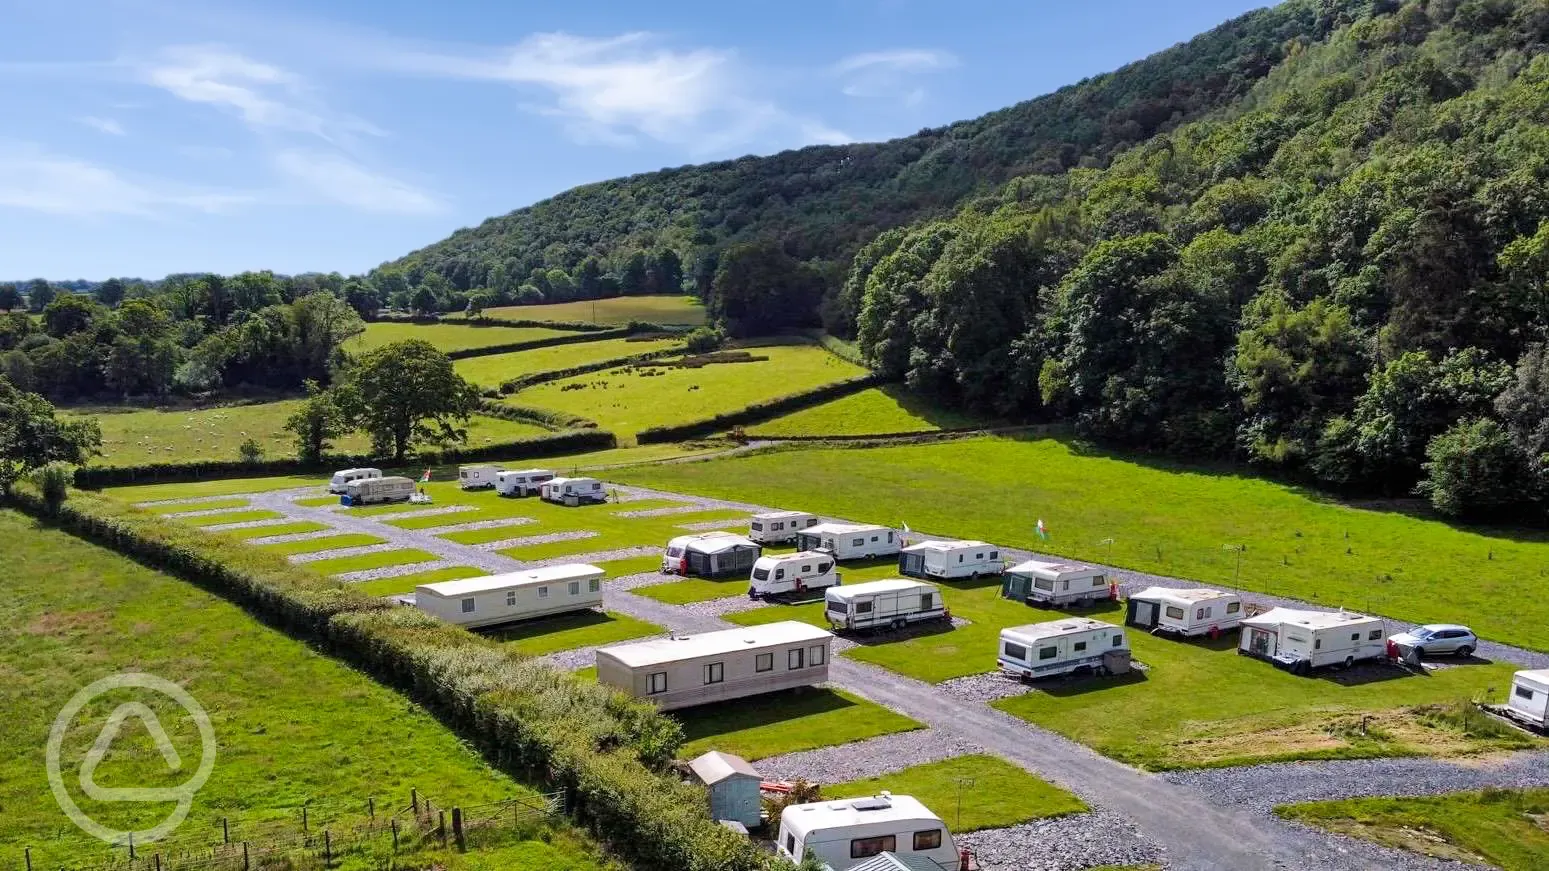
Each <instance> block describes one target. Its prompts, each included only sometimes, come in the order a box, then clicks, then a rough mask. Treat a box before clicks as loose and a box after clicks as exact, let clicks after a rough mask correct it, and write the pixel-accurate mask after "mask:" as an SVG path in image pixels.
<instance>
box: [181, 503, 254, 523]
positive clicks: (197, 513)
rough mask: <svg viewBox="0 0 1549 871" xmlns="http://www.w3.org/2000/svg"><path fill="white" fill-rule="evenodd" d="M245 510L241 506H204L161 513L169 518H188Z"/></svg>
mask: <svg viewBox="0 0 1549 871" xmlns="http://www.w3.org/2000/svg"><path fill="white" fill-rule="evenodd" d="M242 510H245V509H243V508H242V507H241V506H235V507H233V506H229V505H228V506H227V507H225V508H204V509H201V510H199V511H175V512H172V513H171V514H163V515H161V516H162V517H163V518H165V519H167V520H188V519H190V518H194V517H214V516H215V515H217V514H228V513H230V512H232V511H242Z"/></svg>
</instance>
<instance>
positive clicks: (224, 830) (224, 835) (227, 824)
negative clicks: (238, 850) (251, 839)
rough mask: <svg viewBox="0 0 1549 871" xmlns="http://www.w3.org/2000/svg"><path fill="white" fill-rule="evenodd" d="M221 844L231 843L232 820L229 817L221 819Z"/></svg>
mask: <svg viewBox="0 0 1549 871" xmlns="http://www.w3.org/2000/svg"><path fill="white" fill-rule="evenodd" d="M221 843H222V844H229V843H231V820H230V819H228V818H227V817H221Z"/></svg>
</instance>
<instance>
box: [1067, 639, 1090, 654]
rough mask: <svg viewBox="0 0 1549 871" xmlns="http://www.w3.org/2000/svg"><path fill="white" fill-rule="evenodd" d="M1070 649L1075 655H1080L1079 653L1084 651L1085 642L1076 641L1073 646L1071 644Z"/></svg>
mask: <svg viewBox="0 0 1549 871" xmlns="http://www.w3.org/2000/svg"><path fill="white" fill-rule="evenodd" d="M1070 649H1071V650H1074V651H1075V652H1077V653H1080V652H1081V651H1083V650H1086V642H1085V641H1077V642H1076V643H1075V644H1072V645H1071V646H1070Z"/></svg>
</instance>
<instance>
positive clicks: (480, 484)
mask: <svg viewBox="0 0 1549 871" xmlns="http://www.w3.org/2000/svg"><path fill="white" fill-rule="evenodd" d="M501 471H503V470H502V469H501V468H500V467H499V466H488V465H484V466H460V467H458V469H457V486H459V487H461V488H462V489H464V490H487V489H489V488H491V487H494V486H495V479H496V477H497V476H499V475H500V473H501Z"/></svg>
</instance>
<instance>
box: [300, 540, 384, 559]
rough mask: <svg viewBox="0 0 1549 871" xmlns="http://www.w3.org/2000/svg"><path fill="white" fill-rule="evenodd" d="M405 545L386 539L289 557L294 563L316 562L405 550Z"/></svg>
mask: <svg viewBox="0 0 1549 871" xmlns="http://www.w3.org/2000/svg"><path fill="white" fill-rule="evenodd" d="M403 549H404V548H403V545H400V544H394V543H393V542H391V541H384V542H382V543H381V544H363V545H360V546H358V547H336V548H334V549H333V550H316V551H313V552H311V553H293V554H291V555H290V557H289V559H290V561H291V562H292V563H297V564H300V563H315V562H317V561H318V560H325V559H339V558H341V557H349V556H365V555H366V554H368V553H384V552H386V551H390V550H403Z"/></svg>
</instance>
